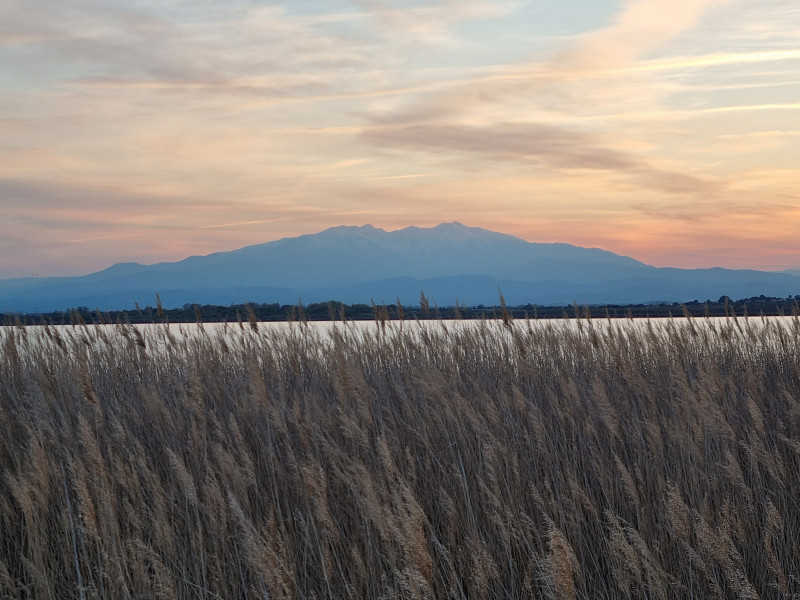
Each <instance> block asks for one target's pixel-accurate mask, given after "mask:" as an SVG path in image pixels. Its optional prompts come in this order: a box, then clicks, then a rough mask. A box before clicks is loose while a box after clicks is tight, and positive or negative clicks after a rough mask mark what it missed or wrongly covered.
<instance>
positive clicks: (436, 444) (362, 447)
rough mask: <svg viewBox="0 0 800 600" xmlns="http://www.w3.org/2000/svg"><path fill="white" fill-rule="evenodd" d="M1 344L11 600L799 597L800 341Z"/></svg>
mask: <svg viewBox="0 0 800 600" xmlns="http://www.w3.org/2000/svg"><path fill="white" fill-rule="evenodd" d="M331 327H332V329H330V330H325V331H322V330H320V329H317V328H313V327H311V326H307V325H304V324H303V323H302V322H297V323H293V324H291V325H286V326H285V327H265V326H263V325H259V324H258V323H255V322H252V323H244V324H241V325H239V326H232V327H227V328H219V329H212V328H210V326H208V325H206V326H205V328H203V326H201V325H198V326H197V327H196V328H194V329H192V330H191V331H189V330H185V331H184V330H180V329H177V328H175V327H174V326H173V327H172V328H169V327H167V326H164V327H153V328H147V329H137V328H134V327H132V326H126V325H117V326H109V325H105V326H102V327H99V326H86V325H80V326H76V327H72V328H53V327H48V326H43V327H39V328H23V327H5V328H2V331H1V332H0V469H2V477H0V597H2V598H36V599H41V598H78V599H84V598H85V599H90V598H115V599H118V598H186V599H212V598H226V599H228V598H298V599H311V598H318V599H322V598H374V599H378V598H386V599H388V598H453V599H467V598H469V599H476V598H542V599H564V598H586V599H589V598H592V599H594V598H609V599H612V598H613V599H618V598H652V599H671V598H675V599H678V598H680V599H684V598H720V599H729V598H730V599H734V598H736V599H739V598H741V599H746V598H765V599H785V598H793V597H794V598H797V597H800V596H799V595H800V579H798V578H800V545H799V544H800V505H799V504H798V502H800V322H798V319H797V318H794V319H793V320H792V319H786V320H783V321H780V320H759V319H741V318H740V319H728V320H724V321H720V322H715V321H709V320H674V321H673V320H667V321H660V322H657V323H656V322H632V321H626V322H615V323H613V324H612V323H606V322H597V321H591V320H583V321H580V322H579V323H578V325H577V326H576V325H574V324H572V325H570V324H567V323H559V322H548V323H542V322H531V321H520V320H517V321H514V320H512V319H510V318H505V319H504V320H502V321H497V322H486V321H484V322H479V323H474V322H473V323H465V322H441V323H439V324H438V325H435V326H430V325H428V326H424V327H423V326H422V324H419V323H416V322H408V321H406V322H403V323H398V322H388V323H387V322H382V323H379V324H377V325H375V326H374V327H371V328H368V329H358V328H356V327H354V326H352V325H343V324H341V323H339V324H335V325H331Z"/></svg>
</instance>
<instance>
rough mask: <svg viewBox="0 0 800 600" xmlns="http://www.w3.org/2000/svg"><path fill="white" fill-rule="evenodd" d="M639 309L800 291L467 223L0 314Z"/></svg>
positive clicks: (780, 276)
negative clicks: (254, 307) (347, 307)
mask: <svg viewBox="0 0 800 600" xmlns="http://www.w3.org/2000/svg"><path fill="white" fill-rule="evenodd" d="M498 289H501V290H502V292H503V294H504V296H505V299H506V302H508V303H509V304H513V305H519V304H528V303H530V304H539V305H562V304H571V303H573V302H578V303H579V304H638V303H650V302H686V301H690V300H701V301H703V300H705V299H712V300H716V299H717V298H719V297H720V296H722V295H727V296H730V297H731V298H743V297H750V296H758V295H761V294H764V295H767V296H778V297H786V296H789V295H795V294H800V276H798V274H797V273H795V272H781V273H773V272H765V271H753V270H731V269H719V268H714V269H673V268H656V267H653V266H650V265H646V264H644V263H642V262H639V261H637V260H635V259H633V258H630V257H628V256H620V255H618V254H614V253H612V252H607V251H605V250H600V249H598V248H581V247H578V246H572V245H569V244H538V243H531V242H527V241H525V240H522V239H520V238H517V237H514V236H510V235H506V234H502V233H497V232H494V231H488V230H486V229H480V228H477V227H466V226H464V225H461V224H460V223H443V224H441V225H437V226H436V227H432V228H420V227H408V228H406V229H402V230H399V231H391V232H387V231H384V230H383V229H377V228H375V227H372V226H371V225H364V226H363V227H333V228H331V229H327V230H325V231H322V232H320V233H316V234H311V235H302V236H299V237H294V238H286V239H281V240H277V241H273V242H268V243H265V244H258V245H255V246H247V247H245V248H241V249H239V250H233V251H230V252H218V253H215V254H209V255H207V256H192V257H189V258H186V259H184V260H181V261H177V262H165V263H158V264H154V265H141V264H138V263H120V264H116V265H113V266H111V267H109V268H107V269H104V270H103V271H99V272H97V273H92V274H90V275H85V276H82V277H48V278H22V279H5V280H0V312H28V313H30V312H39V311H42V312H45V311H47V312H49V311H53V310H64V309H67V308H74V307H77V306H88V307H89V308H92V309H94V308H100V309H102V310H120V309H131V308H133V307H134V304H135V303H137V302H138V303H139V304H140V305H142V306H144V305H148V304H150V305H152V304H153V303H154V301H155V295H156V293H158V294H159V296H160V297H161V299H162V302H163V303H164V305H165V306H166V307H168V308H170V307H179V306H182V305H184V304H194V303H197V304H221V305H228V304H238V303H242V302H277V303H279V304H294V303H297V301H298V298H301V297H302V300H303V302H305V303H310V302H324V301H327V300H341V301H343V302H346V303H356V302H366V303H368V302H370V300H373V299H374V300H375V301H376V302H379V303H380V302H387V303H394V302H396V300H397V299H398V298H399V299H400V301H401V302H402V303H403V304H406V305H414V304H417V303H418V302H419V296H420V292H421V291H424V292H425V294H426V295H427V296H428V297H429V298H431V299H432V300H434V301H435V302H437V303H438V304H439V305H440V306H452V305H453V304H455V302H456V301H458V302H460V303H462V304H466V305H469V306H475V305H478V304H486V305H491V304H496V303H497V302H498Z"/></svg>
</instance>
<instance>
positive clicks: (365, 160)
mask: <svg viewBox="0 0 800 600" xmlns="http://www.w3.org/2000/svg"><path fill="white" fill-rule="evenodd" d="M0 210H1V211H2V212H1V213H0V214H1V215H2V218H1V219H0V278H8V277H18V276H31V275H35V276H51V275H78V274H84V273H90V272H94V271H97V270H100V269H102V268H105V267H107V266H109V265H111V264H114V263H117V262H127V261H136V262H141V263H146V264H150V263H154V262H160V261H166V260H179V259H181V258H184V257H186V256H190V255H196V254H208V253H211V252H217V251H222V250H232V249H236V248H239V247H242V246H245V245H250V244H257V243H262V242H267V241H270V240H274V239H279V238H283V237H290V236H296V235H301V234H306V233H315V232H318V231H321V230H323V229H326V228H328V227H332V226H337V225H363V224H367V223H369V224H372V225H374V226H376V227H382V228H384V229H387V230H394V229H399V228H402V227H407V226H409V225H417V226H422V227H427V226H433V225H436V224H438V223H440V222H444V221H453V220H457V221H460V222H462V223H464V224H466V225H470V226H477V227H485V228H487V229H492V230H495V231H501V232H504V233H509V234H513V235H516V236H519V237H521V238H523V239H526V240H529V241H532V242H566V243H571V244H576V245H580V246H588V247H600V248H604V249H607V250H611V251H613V252H617V253H620V254H626V255H629V256H633V257H634V258H637V259H639V260H642V261H644V262H646V263H648V264H653V265H657V266H677V267H710V266H723V267H731V268H757V269H765V270H778V269H785V268H800V3H798V2H797V0H671V1H670V2H664V1H663V0H561V1H560V2H553V1H551V0H532V1H525V0H491V1H488V0H394V1H390V0H349V1H344V0H325V1H321V0H292V1H291V2H276V1H256V0H226V1H224V2H223V1H221V0H219V1H210V0H127V1H125V2H122V1H118V0H76V1H72V0H0Z"/></svg>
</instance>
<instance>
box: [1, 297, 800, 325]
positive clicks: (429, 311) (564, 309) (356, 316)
mask: <svg viewBox="0 0 800 600" xmlns="http://www.w3.org/2000/svg"><path fill="white" fill-rule="evenodd" d="M504 314H505V315H506V317H509V318H513V319H526V318H527V319H563V318H571V319H574V318H578V317H580V318H592V319H605V318H610V319H624V318H662V317H684V316H691V317H725V316H729V317H733V316H736V317H744V316H761V315H763V316H768V317H769V316H791V315H797V314H800V297H798V296H794V297H789V298H775V297H767V296H758V297H754V298H744V299H740V300H730V299H728V300H727V301H726V299H725V298H720V299H719V300H717V301H715V302H712V301H708V300H707V301H704V302H700V301H697V300H693V301H691V302H686V303H678V302H674V303H662V304H608V305H580V304H573V305H565V306H537V305H534V304H526V305H518V306H503V305H495V306H485V305H478V306H457V307H456V306H446V307H437V306H428V307H427V308H424V307H420V306H400V305H396V304H343V303H341V302H336V301H330V302H317V303H312V304H309V305H307V306H303V305H299V304H298V305H288V304H284V305H280V304H277V303H271V304H270V303H251V304H236V305H230V306H217V305H202V306H200V305H184V306H183V307H181V308H169V309H167V308H161V307H158V306H156V307H153V306H146V307H143V308H139V307H137V308H136V309H134V310H113V311H102V310H99V309H95V310H92V309H89V308H88V307H85V306H82V307H77V308H72V309H68V310H65V311H53V312H42V313H25V314H19V313H17V314H14V313H6V314H3V313H0V323H5V324H6V325H12V324H23V325H36V324H41V323H42V322H43V321H44V322H47V323H48V324H54V325H69V324H76V323H99V324H115V323H134V324H139V323H163V322H169V323H196V322H204V323H223V322H232V323H236V322H239V321H250V322H252V321H259V322H281V321H334V320H335V321H342V320H347V321H371V320H378V321H398V320H430V319H434V320H438V319H441V320H457V319H493V318H497V319H500V318H503V315H504Z"/></svg>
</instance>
